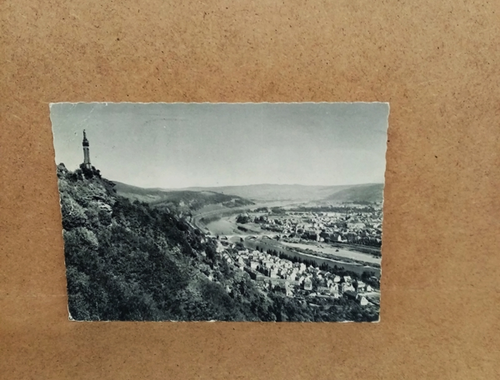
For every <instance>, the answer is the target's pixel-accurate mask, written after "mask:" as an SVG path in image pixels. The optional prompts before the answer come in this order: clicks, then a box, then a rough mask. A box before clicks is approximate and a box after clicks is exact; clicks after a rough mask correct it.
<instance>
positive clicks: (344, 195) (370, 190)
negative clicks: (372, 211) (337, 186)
mask: <svg viewBox="0 0 500 380" xmlns="http://www.w3.org/2000/svg"><path fill="white" fill-rule="evenodd" d="M383 198H384V185H383V184H381V183H377V184H367V185H358V186H352V187H349V188H347V189H341V190H339V191H336V192H334V193H333V194H331V195H329V196H328V197H326V198H324V200H326V201H334V202H381V201H382V200H383Z"/></svg>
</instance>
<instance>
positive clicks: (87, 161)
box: [82, 129, 92, 169]
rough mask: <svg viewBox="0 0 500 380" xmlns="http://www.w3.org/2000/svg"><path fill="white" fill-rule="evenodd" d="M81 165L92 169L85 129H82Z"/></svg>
mask: <svg viewBox="0 0 500 380" xmlns="http://www.w3.org/2000/svg"><path fill="white" fill-rule="evenodd" d="M82 146H83V165H84V166H85V167H86V168H87V169H92V165H91V164H90V151H89V140H87V135H86V133H85V129H84V130H83V142H82Z"/></svg>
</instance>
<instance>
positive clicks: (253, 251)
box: [207, 203, 382, 310]
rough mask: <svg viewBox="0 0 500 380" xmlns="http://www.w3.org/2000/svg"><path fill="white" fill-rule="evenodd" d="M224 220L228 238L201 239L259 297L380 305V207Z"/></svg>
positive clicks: (280, 210)
mask: <svg viewBox="0 0 500 380" xmlns="http://www.w3.org/2000/svg"><path fill="white" fill-rule="evenodd" d="M224 219H225V220H224V221H225V222H229V221H231V222H232V223H233V224H232V228H230V230H228V231H227V232H228V233H227V234H215V233H211V234H208V235H207V236H208V237H209V238H211V239H214V241H216V244H217V247H218V249H217V251H218V254H219V255H220V257H221V259H222V260H223V261H224V263H225V264H227V265H228V267H229V268H230V269H231V270H234V271H241V272H242V274H243V273H244V274H246V275H247V276H249V278H250V279H251V280H252V281H254V282H255V284H256V285H257V287H258V288H259V289H260V291H261V292H263V293H264V294H269V293H275V294H276V293H279V294H282V295H284V296H286V297H290V298H295V299H298V300H301V301H303V302H305V303H306V304H307V307H321V305H323V306H325V307H328V306H329V305H331V304H332V303H334V302H335V301H336V300H337V301H339V300H342V299H347V300H351V301H355V302H357V303H359V305H361V306H363V307H368V308H374V309H377V310H378V308H379V307H380V246H381V222H382V204H381V203H370V204H366V205H358V204H343V205H335V206H328V207H325V206H322V207H305V206H303V207H288V208H285V207H273V208H269V207H258V208H255V209H248V210H246V212H243V213H240V214H237V215H231V216H226V217H225V218H224ZM217 222H218V221H217V220H215V221H212V223H215V224H211V223H208V225H207V229H210V227H211V226H212V227H213V226H214V225H217ZM368 265H369V266H368ZM208 277H209V279H210V280H211V281H216V280H214V279H213V277H212V276H210V275H209V276H208ZM226 290H227V291H228V293H230V292H231V289H230V286H228V287H227V289H226Z"/></svg>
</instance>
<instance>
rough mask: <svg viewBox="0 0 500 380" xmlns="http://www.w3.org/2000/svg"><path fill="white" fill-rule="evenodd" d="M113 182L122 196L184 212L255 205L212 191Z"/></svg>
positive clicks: (233, 196) (237, 197)
mask: <svg viewBox="0 0 500 380" xmlns="http://www.w3.org/2000/svg"><path fill="white" fill-rule="evenodd" d="M113 182H114V183H115V184H116V186H115V190H116V192H117V194H118V195H120V196H123V197H126V198H128V199H131V200H138V201H140V202H146V203H149V204H151V205H153V206H157V207H169V208H171V209H173V210H177V211H183V212H185V211H189V210H198V209H200V208H202V207H204V206H207V205H213V204H220V205H222V206H225V207H229V208H232V207H238V206H245V205H251V204H253V203H252V202H251V201H249V200H247V199H243V198H241V197H239V196H236V195H226V194H221V193H218V192H215V191H210V190H201V191H194V190H164V189H158V188H156V189H145V188H142V187H136V186H131V185H127V184H125V183H121V182H116V181H113Z"/></svg>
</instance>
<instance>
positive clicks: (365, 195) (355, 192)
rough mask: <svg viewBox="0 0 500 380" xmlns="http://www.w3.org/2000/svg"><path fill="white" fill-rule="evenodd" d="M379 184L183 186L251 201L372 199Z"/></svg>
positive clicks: (378, 196) (380, 190) (380, 195)
mask: <svg viewBox="0 0 500 380" xmlns="http://www.w3.org/2000/svg"><path fill="white" fill-rule="evenodd" d="M383 188H384V185H383V184H362V185H341V186H307V185H270V184H262V185H247V186H224V187H212V188H203V187H197V188H187V189H185V190H190V191H208V190H211V191H215V192H218V193H222V194H227V195H229V194H231V195H235V196H239V197H243V198H245V199H250V200H253V201H303V202H305V201H323V200H325V201H335V202H376V201H382V199H383Z"/></svg>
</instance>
